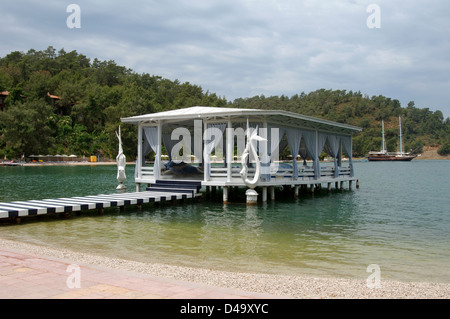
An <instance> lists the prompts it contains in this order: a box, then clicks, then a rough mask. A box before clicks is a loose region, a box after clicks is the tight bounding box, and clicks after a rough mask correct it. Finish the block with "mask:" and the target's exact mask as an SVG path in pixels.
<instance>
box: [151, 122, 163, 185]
mask: <svg viewBox="0 0 450 319" xmlns="http://www.w3.org/2000/svg"><path fill="white" fill-rule="evenodd" d="M157 127H158V130H157V136H158V146H157V147H158V150H157V152H156V153H157V154H156V156H155V165H154V166H153V176H155V179H159V178H160V176H161V139H162V124H161V122H159V123H158V126H157ZM155 167H156V168H157V169H155Z"/></svg>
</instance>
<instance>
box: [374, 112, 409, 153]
mask: <svg viewBox="0 0 450 319" xmlns="http://www.w3.org/2000/svg"><path fill="white" fill-rule="evenodd" d="M398 121H399V127H400V137H399V139H400V152H388V151H387V150H386V143H385V140H384V121H381V127H382V136H383V140H382V143H381V151H380V152H369V154H368V155H367V160H368V161H370V162H375V161H403V162H407V161H411V160H412V159H413V158H415V157H416V155H414V154H411V153H405V152H403V144H402V120H401V117H399V118H398Z"/></svg>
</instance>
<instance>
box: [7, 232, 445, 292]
mask: <svg viewBox="0 0 450 319" xmlns="http://www.w3.org/2000/svg"><path fill="white" fill-rule="evenodd" d="M0 250H1V251H13V252H20V253H26V254H29V255H34V256H39V257H40V258H54V259H59V260H65V261H70V263H72V264H76V263H79V264H84V265H90V266H93V267H96V268H100V269H105V270H117V271H126V272H131V273H134V274H137V275H139V274H140V275H149V276H154V277H158V278H164V279H171V280H177V281H183V282H191V283H195V284H204V285H209V286H213V287H217V289H222V288H229V289H239V290H242V291H247V292H251V293H260V294H269V295H272V296H278V297H280V298H294V299H417V298H420V299H449V298H450V283H427V282H398V281H388V280H383V278H382V277H381V280H380V283H381V286H380V287H378V288H369V287H368V285H367V283H366V280H360V279H348V278H324V277H309V276H301V275H297V276H290V275H272V274H261V273H238V272H227V271H218V270H213V269H201V268H189V267H182V266H173V265H164V264H157V263H143V262H136V261H130V260H125V259H119V258H109V257H104V256H99V255H91V254H87V253H83V252H75V251H71V250H66V249H55V248H52V247H48V246H40V245H35V244H29V243H23V242H17V241H11V240H8V239H3V238H1V237H0ZM368 276H369V273H368ZM111 284H113V283H111Z"/></svg>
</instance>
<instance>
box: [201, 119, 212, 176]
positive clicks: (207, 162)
mask: <svg viewBox="0 0 450 319" xmlns="http://www.w3.org/2000/svg"><path fill="white" fill-rule="evenodd" d="M207 129H208V123H206V122H203V134H202V138H203V180H204V181H205V182H206V181H209V180H210V170H211V161H210V158H209V154H208V152H207V150H206V148H207V147H206V145H207V143H208V141H207V140H206V136H205V134H206V131H207Z"/></svg>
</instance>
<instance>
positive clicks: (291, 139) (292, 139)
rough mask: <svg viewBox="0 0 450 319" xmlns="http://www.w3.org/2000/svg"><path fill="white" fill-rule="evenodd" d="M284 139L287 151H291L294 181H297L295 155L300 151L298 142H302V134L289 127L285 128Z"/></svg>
mask: <svg viewBox="0 0 450 319" xmlns="http://www.w3.org/2000/svg"><path fill="white" fill-rule="evenodd" d="M286 138H287V142H288V145H289V149H290V150H291V155H292V166H293V169H294V170H293V174H294V180H297V178H298V166H297V155H298V152H299V150H300V142H301V140H302V132H301V131H300V130H298V129H295V128H290V127H289V128H286Z"/></svg>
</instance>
